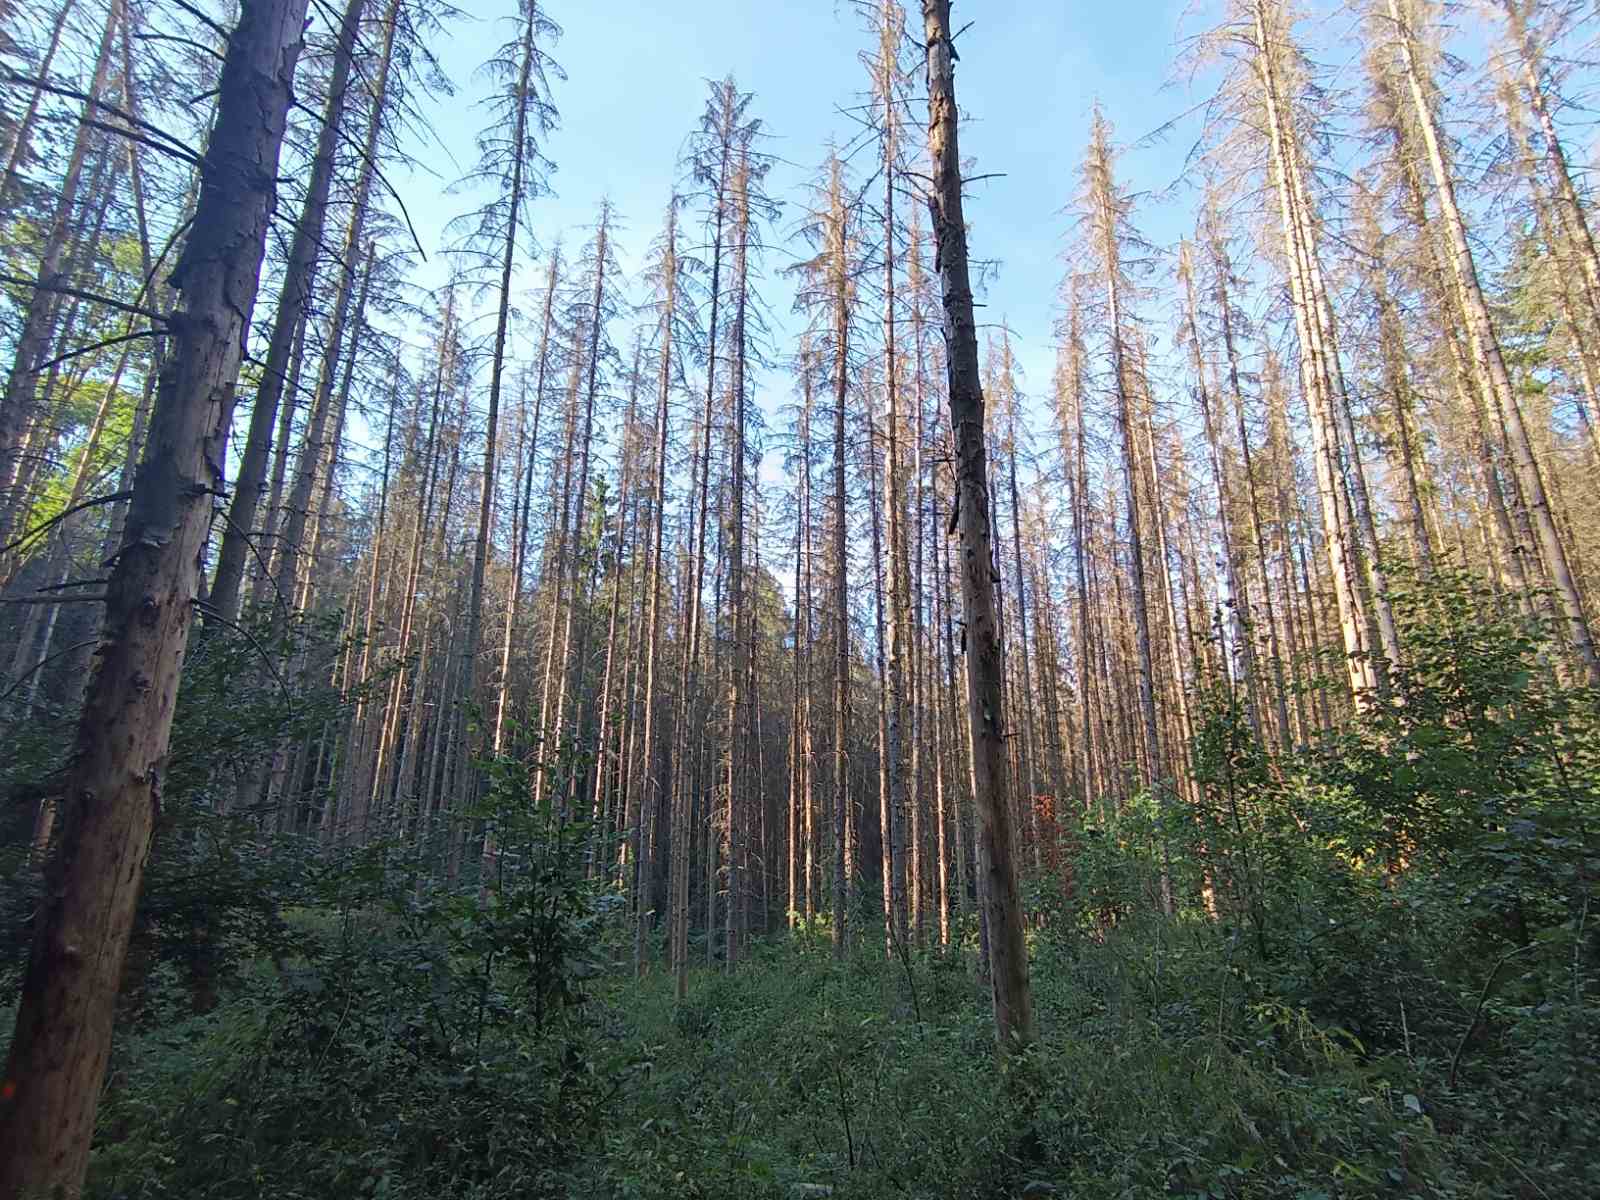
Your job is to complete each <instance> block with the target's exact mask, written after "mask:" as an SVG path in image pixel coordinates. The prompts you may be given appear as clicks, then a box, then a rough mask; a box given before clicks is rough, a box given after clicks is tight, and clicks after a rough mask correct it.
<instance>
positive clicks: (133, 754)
mask: <svg viewBox="0 0 1600 1200" xmlns="http://www.w3.org/2000/svg"><path fill="white" fill-rule="evenodd" d="M305 7H306V6H305V0H246V2H245V5H244V8H243V11H242V13H241V15H240V18H239V23H238V25H237V26H236V27H235V29H234V31H233V34H232V35H231V37H230V39H229V45H228V53H227V58H226V60H225V62H224V65H223V69H222V75H221V79H220V81H219V84H218V97H219V99H218V111H217V119H216V123H215V125H214V127H213V129H212V133H211V138H210V144H209V146H208V148H207V150H206V164H207V169H206V171H205V172H204V174H203V180H204V181H203V183H202V185H201V193H200V201H199V204H198V206H197V208H196V211H195V219H194V223H193V227H192V229H191V231H190V235H189V241H188V244H187V245H186V247H185V249H184V252H183V256H182V258H181V259H180V260H179V262H178V266H177V269H176V271H175V272H174V275H173V286H174V288H175V290H176V291H177V292H178V294H179V296H180V297H181V306H180V307H179V308H178V309H177V310H176V311H175V312H174V313H173V314H172V316H171V317H170V318H169V322H168V325H169V329H170V331H171V337H172V340H173V353H172V355H171V357H170V358H169V360H168V362H167V365H166V367H165V368H164V370H163V372H162V376H161V382H160V387H159V392H158V396H157V401H156V407H155V411H154V414H153V417H152V425H151V432H150V448H149V452H148V453H147V454H146V456H145V460H144V463H143V465H142V466H141V467H140V470H139V476H138V479H137V481H136V482H135V484H134V497H133V500H132V502H131V504H130V508H129V513H128V523H127V531H126V540H125V542H124V544H123V546H122V547H121V549H120V551H119V553H118V555H117V559H116V562H115V564H114V565H113V567H112V570H111V580H110V583H109V584H108V586H107V600H106V624H105V631H104V633H103V635H102V637H101V645H100V653H99V655H98V658H99V663H98V666H97V668H96V671H95V675H94V679H93V681H92V682H91V684H90V686H89V692H88V697H87V702H86V704H85V707H84V711H83V715H82V717H81V719H80V722H79V727H78V736H77V743H76V752H75V755H74V758H73V765H72V768H71V770H70V772H69V773H68V776H67V780H66V784H65V789H64V795H65V797H66V801H65V804H66V820H65V827H64V833H63V839H62V845H61V847H60V850H59V852H58V854H57V856H56V858H55V859H54V861H53V862H52V863H51V865H50V868H49V887H48V889H47V891H46V898H45V900H44V903H43V908H42V909H41V911H40V913H39V915H38V918H37V920H36V923H35V929H34V935H33V947H32V952H31V955H30V959H29V963H28V971H27V976H26V978H25V980H24V983H23V988H22V1001H21V1007H20V1009H19V1011H18V1014H17V1023H16V1031H15V1033H14V1034H13V1035H12V1042H11V1051H10V1055H9V1058H8V1061H7V1065H6V1072H5V1079H6V1080H7V1084H8V1087H7V1092H8V1097H7V1103H6V1105H5V1107H4V1108H3V1109H0V1197H3V1198H4V1200H20V1197H22V1196H23V1194H24V1193H25V1192H27V1193H38V1192H46V1193H48V1192H53V1191H56V1190H59V1191H60V1192H62V1193H64V1194H65V1195H68V1196H75V1195H77V1194H78V1192H79V1190H80V1189H81V1187H82V1184H83V1177H84V1173H85V1171H86V1169H87V1166H88V1158H89V1141H90V1135H91V1132H92V1130H93V1127H94V1116H95V1109H96V1107H97V1104H98V1100H99V1092H100V1086H101V1082H102V1080H103V1078H104V1074H105V1068H106V1062H107V1059H108V1057H109V1054H110V1049H111V1025H112V1015H113V1010H114V1007H115V1001H116V991H117V980H118V978H119V976H120V974H121V970H122V963H123V958H124V955H125V954H126V953H127V949H128V939H129V934H130V933H131V930H132V926H133V915H134V909H135V906H136V905H137V903H138V898H139V889H140V883H141V881H142V878H143V874H144V864H145V860H146V858H147V856H148V854H149V849H150V840H151V834H152V831H153V829H154V825H155V820H156V815H157V811H158V808H159V804H160V775H161V771H162V767H163V760H164V759H165V756H166V753H167V744H168V739H169V736H170V734H171V730H172V713H173V704H174V701H175V699H176V695H177V688H178V675H179V668H180V666H181V664H182V661H183V652H184V647H185V645H186V643H187V641H188V634H189V624H190V617H191V602H192V600H193V598H194V594H195V589H196V587H197V585H198V582H199V553H200V547H201V543H202V542H203V541H204V538H205V533H206V528H207V526H208V524H209V521H210V515H211V499H210V498H211V495H212V494H213V493H214V491H215V490H216V489H217V488H218V486H219V484H220V482H221V481H220V480H219V479H217V478H216V474H215V467H214V466H212V464H215V463H221V462H224V461H225V456H224V443H225V439H226V436H227V430H228V427H229V423H230V419H231V417H232V408H233V398H234V386H235V383H236V381H237V378H238V371H239V363H240V358H241V355H242V352H243V346H244V334H245V331H246V330H247V329H248V327H249V322H250V313H251V310H252V308H253V307H254V304H255V295H256V289H257V287H258V286H259V280H260V270H261V260H262V256H263V253H264V250H265V246H266V235H267V223H268V220H269V217H270V213H271V210H272V201H273V191H274V187H273V181H274V177H275V176H276V174H277V163H278V153H279V150H280V148H281V146H282V143H283V131H284V124H285V116H286V114H287V112H288V108H289V104H290V99H291V88H292V85H293V79H294V66H295V61H296V59H297V58H298V56H299V50H300V35H301V29H302V26H303V23H304V21H305Z"/></svg>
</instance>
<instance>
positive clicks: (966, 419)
mask: <svg viewBox="0 0 1600 1200" xmlns="http://www.w3.org/2000/svg"><path fill="white" fill-rule="evenodd" d="M922 17H923V28H924V33H925V41H926V47H927V56H928V59H927V61H928V154H929V157H930V158H931V159H932V160H933V181H932V187H931V190H930V193H929V197H928V206H929V209H930V211H931V213H932V217H933V233H934V242H935V244H936V245H937V246H938V261H937V265H938V273H939V282H940V285H941V290H942V292H943V295H944V327H945V342H946V346H947V347H948V350H947V355H948V362H947V367H948V371H949V383H950V425H951V430H952V432H953V434H954V436H955V453H956V464H957V469H956V476H957V487H958V491H957V500H956V503H957V505H958V511H957V525H958V527H959V529H960V534H961V547H962V563H961V597H962V605H963V608H964V609H965V612H966V649H967V654H966V658H967V688H968V714H969V725H970V727H971V730H972V777H973V781H974V784H975V787H974V789H973V791H974V800H975V801H976V803H977V808H978V818H979V838H978V847H979V855H978V857H979V865H980V868H981V870H982V872H983V875H984V882H985V887H984V904H985V908H986V910H987V915H988V925H989V968H990V979H991V986H992V987H993V991H994V1012H995V1029H996V1031H997V1033H998V1035H999V1038H1000V1043H1001V1045H1002V1047H1004V1048H1005V1049H1006V1050H1008V1051H1009V1050H1011V1049H1013V1048H1016V1047H1020V1046H1023V1045H1026V1044H1027V1043H1029V1042H1031V1041H1032V1040H1033V1036H1034V1027H1033V997H1032V993H1031V991H1030V988H1029V983H1028V951H1027V946H1026V944H1025V943H1024V941H1023V925H1022V901H1021V898H1020V896H1019V894H1018V888H1017V867H1016V862H1015V860H1014V857H1013V856H1014V849H1013V843H1014V838H1013V832H1012V828H1011V796H1010V780H1009V779H1008V778H1007V777H1006V749H1005V735H1004V731H1003V730H1002V729H1001V728H1000V721H1001V711H1002V710H1001V704H1002V697H1001V689H1002V680H1001V666H1000V630H999V627H998V625H997V623H996V619H995V602H994V580H993V576H992V571H993V567H992V562H993V557H994V552H993V536H994V534H993V527H992V522H991V520H990V516H989V511H988V508H989V482H988V465H987V463H986V462H985V459H984V432H983V392H982V389H981V387H980V385H979V382H978V337H977V329H976V326H975V324H974V321H973V309H972V284H971V281H970V278H969V276H968V272H967V226H966V219H965V217H964V216H963V215H962V203H961V152H960V150H959V148H958V143H957V131H956V121H957V117H956V97H955V61H954V60H955V47H954V46H953V44H952V43H951V29H950V0H923V4H922Z"/></svg>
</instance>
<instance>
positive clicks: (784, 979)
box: [574, 919, 1600, 1200]
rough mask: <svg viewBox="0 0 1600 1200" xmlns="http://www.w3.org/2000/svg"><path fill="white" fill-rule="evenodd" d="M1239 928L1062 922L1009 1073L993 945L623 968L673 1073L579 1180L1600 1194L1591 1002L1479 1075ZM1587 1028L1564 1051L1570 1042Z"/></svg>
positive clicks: (618, 1190) (635, 1102)
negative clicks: (1288, 997) (1280, 979)
mask: <svg viewBox="0 0 1600 1200" xmlns="http://www.w3.org/2000/svg"><path fill="white" fill-rule="evenodd" d="M1231 949H1232V948H1231V947H1230V945H1229V935H1228V934H1227V933H1226V932H1225V931H1222V930H1219V929H1218V928H1216V927H1214V926H1211V925H1209V924H1207V923H1204V922H1198V921H1197V922H1193V923H1183V922H1179V923H1176V924H1174V923H1169V922H1163V921H1159V920H1157V919H1152V920H1150V921H1130V922H1128V923H1125V924H1124V925H1123V926H1121V927H1119V928H1118V929H1116V930H1115V931H1113V932H1112V933H1111V934H1110V935H1109V936H1107V937H1105V938H1103V939H1091V938H1084V937H1079V936H1076V935H1074V936H1067V937H1062V936H1055V935H1051V934H1040V935H1038V936H1036V938H1035V942H1034V980H1035V998H1036V1003H1037V1007H1038V1016H1039V1024H1040V1027H1041V1036H1040V1039H1039V1042H1038V1044H1037V1045H1036V1046H1035V1047H1034V1048H1033V1049H1032V1050H1031V1051H1030V1052H1029V1053H1028V1054H1027V1055H1026V1057H1025V1058H1023V1059H1022V1060H1020V1061H1018V1062H1014V1063H1012V1064H1011V1065H1009V1066H1007V1067H1006V1068H1004V1069H1003V1070H998V1069H997V1067H996V1061H997V1059H996V1055H995V1049H994V1043H993V1033H992V1025H991V1023H990V1018H989V1003H988V997H987V994H986V991H985V988H984V986H983V984H982V981H981V980H979V979H978V978H977V977H976V975H975V974H974V972H973V970H972V966H971V964H972V959H971V957H970V956H967V957H961V958H957V957H954V956H940V955H937V954H929V955H926V956H922V957H920V958H918V959H917V960H916V961H915V962H914V963H913V964H912V965H911V966H910V967H909V969H908V968H907V966H906V965H905V964H900V963H886V962H884V961H883V960H882V959H881V957H879V956H877V955H872V954H867V953H865V952H861V953H858V954H856V955H854V956H852V957H851V958H849V959H848V960H846V961H844V962H838V961H835V960H834V958H833V956H832V954H831V952H830V950H829V949H828V948H827V947H826V946H819V945H811V944H809V943H808V942H807V941H805V940H804V939H799V940H796V941H794V942H789V943H780V944H776V945H772V946H767V947H761V948H758V949H757V950H756V952H755V954H754V958H753V961H751V962H749V963H747V964H746V965H745V966H744V968H743V969H741V970H740V971H739V972H738V973H737V974H734V975H731V976H730V975H726V974H715V975H712V974H704V973H702V974H698V975H696V976H695V977H693V978H692V979H691V983H690V989H689V997H688V999H687V1000H686V1001H684V1002H683V1003H682V1004H675V1003H674V1002H673V1000H672V996H671V984H670V980H669V979H663V978H652V979H649V980H647V981H646V982H645V983H644V984H643V985H642V986H640V987H635V986H634V985H632V984H630V985H628V986H627V987H625V988H624V987H620V986H619V987H618V988H617V989H616V991H615V995H614V997H613V999H612V1003H613V1004H614V1005H615V1006H616V1007H615V1013H616V1017H617V1019H618V1020H619V1021H620V1022H621V1023H622V1025H623V1026H624V1027H625V1028H627V1029H628V1031H629V1036H630V1037H631V1038H633V1039H635V1042H636V1051H637V1054H638V1056H639V1058H640V1060H642V1061H643V1062H645V1063H646V1064H648V1069H647V1070H645V1071H643V1072H642V1073H641V1074H640V1075H639V1076H638V1077H637V1078H636V1079H635V1081H634V1082H633V1084H632V1085H631V1086H630V1087H629V1088H628V1089H627V1090H626V1091H625V1092H623V1093H621V1094H619V1096H618V1099H617V1102H616V1104H615V1106H614V1107H613V1109H612V1110H611V1112H610V1113H609V1114H608V1117H607V1119H606V1120H605V1121H604V1123H603V1125H602V1127H601V1129H600V1133H599V1138H598V1141H597V1143H596V1145H595V1148H594V1150H593V1151H592V1152H591V1153H589V1154H586V1155H584V1156H582V1158H581V1159H580V1161H579V1164H578V1173H577V1177H576V1184H577V1186H576V1190H575V1192H574V1194H581V1195H596V1196H616V1197H668V1196H692V1197H707V1198H710V1197H718V1198H720V1197H727V1198H729V1200H731V1198H733V1197H747V1196H773V1197H780V1196H823V1195H833V1196H838V1197H847V1196H849V1197H857V1196H858V1197H879V1196H883V1197H891V1196H926V1197H936V1196H937V1197H1009V1196H1048V1195H1059V1196H1072V1197H1082V1198H1085V1200H1087V1198H1090V1197H1094V1198H1099V1197H1106V1198H1110V1197H1158V1196H1183V1197H1195V1198H1210V1197H1216V1198H1234V1197H1238V1198H1244V1197H1261V1198H1263V1200H1265V1198H1268V1197H1271V1198H1287V1200H1318V1198H1324V1197H1326V1198H1332V1197H1345V1196H1349V1197H1361V1196H1406V1197H1409V1196H1417V1197H1445V1196H1450V1197H1457V1196H1460V1197H1468V1196H1471V1197H1502V1196H1529V1197H1539V1196H1551V1197H1554V1196H1572V1197H1579V1196H1592V1195H1594V1194H1596V1193H1597V1189H1600V1167H1597V1166H1596V1165H1595V1158H1594V1155H1595V1153H1596V1151H1597V1150H1600V1145H1597V1143H1596V1137H1595V1133H1594V1130H1595V1121H1596V1119H1597V1118H1600V1103H1597V1099H1600V1098H1597V1096H1596V1094H1595V1087H1594V1085H1593V1084H1592V1083H1590V1084H1588V1085H1587V1086H1585V1085H1583V1084H1582V1083H1581V1082H1580V1081H1579V1080H1577V1079H1575V1078H1572V1077H1571V1072H1573V1071H1576V1070H1579V1069H1581V1067H1579V1066H1578V1065H1577V1064H1578V1062H1580V1061H1581V1060H1583V1058H1584V1056H1585V1055H1592V1053H1593V1050H1594V1046H1593V1041H1594V1035H1593V1034H1592V1032H1585V1031H1583V1029H1582V1027H1581V1026H1578V1025H1576V1024H1575V1023H1577V1022H1580V1021H1581V1020H1582V1014H1580V1013H1577V1012H1573V1011H1569V1010H1567V1009H1566V1008H1563V1007H1562V1006H1560V1005H1550V1006H1549V1007H1548V1008H1547V1009H1546V1011H1544V1012H1541V1013H1537V1014H1534V1013H1528V1014H1521V1016H1522V1019H1523V1022H1524V1025H1525V1027H1524V1028H1522V1029H1520V1030H1519V1031H1517V1032H1516V1034H1515V1036H1513V1037H1510V1038H1508V1039H1507V1040H1506V1042H1505V1044H1503V1045H1500V1046H1498V1047H1497V1048H1496V1054H1497V1056H1498V1057H1497V1059H1496V1060H1495V1062H1494V1063H1493V1064H1491V1065H1490V1066H1489V1067H1485V1066H1484V1065H1482V1064H1477V1065H1476V1066H1475V1069H1474V1073H1473V1078H1472V1079H1471V1081H1470V1082H1468V1081H1466V1080H1465V1078H1464V1072H1463V1073H1461V1074H1462V1076H1463V1077H1458V1080H1457V1083H1456V1085H1455V1086H1453V1087H1451V1086H1447V1085H1446V1082H1445V1078H1444V1076H1445V1073H1446V1071H1447V1070H1448V1067H1449V1063H1448V1061H1447V1060H1445V1059H1442V1058H1433V1057H1430V1056H1429V1054H1428V1053H1426V1052H1425V1051H1424V1050H1423V1048H1421V1047H1419V1046H1418V1045H1416V1044H1413V1045H1412V1047H1411V1053H1410V1054H1409V1055H1408V1054H1406V1053H1405V1052H1404V1051H1399V1052H1394V1053H1375V1052H1373V1051H1372V1050H1371V1049H1370V1048H1368V1047H1366V1046H1364V1045H1363V1044H1362V1043H1361V1042H1360V1041H1359V1040H1358V1039H1357V1038H1356V1037H1354V1035H1352V1034H1350V1033H1348V1032H1345V1031H1343V1030H1341V1029H1339V1028H1337V1027H1335V1026H1331V1025H1327V1024H1323V1023H1319V1022H1318V1021H1317V1020H1316V1019H1315V1018H1314V1017H1313V1016H1312V1015H1311V1014H1309V1013H1308V1012H1307V1011H1306V1010H1305V1009H1304V1008H1298V1007H1295V1006H1293V1005H1291V1004H1289V1003H1287V1002H1285V1001H1283V1000H1281V999H1274V998H1273V997H1272V996H1271V995H1270V992H1269V991H1268V990H1267V989H1266V988H1265V987H1264V984H1266V983H1267V981H1265V980H1258V979H1256V978H1254V977H1253V976H1252V975H1251V974H1250V972H1249V971H1248V969H1246V968H1244V967H1241V966H1240V965H1239V962H1240V956H1238V955H1237V954H1234V953H1232V952H1231ZM913 993H914V996H913ZM919 1013H920V1018H919ZM1589 1015H1590V1016H1591V1017H1592V1015H1593V1013H1592V1011H1591V1012H1590V1014H1589ZM1562 1039H1565V1040H1566V1042H1567V1043H1568V1044H1567V1045H1566V1046H1565V1048H1564V1049H1563V1048H1562V1047H1561V1046H1560V1045H1551V1044H1550V1043H1551V1042H1552V1041H1555V1042H1557V1043H1559V1042H1560V1041H1561V1040H1562ZM1574 1039H1576V1040H1577V1041H1580V1042H1581V1041H1585V1040H1587V1045H1585V1046H1581V1047H1577V1048H1576V1050H1575V1048H1574V1045H1573V1044H1572V1043H1573V1041H1574ZM1557 1059H1559V1060H1561V1064H1564V1065H1557V1064H1556V1062H1555V1060H1557ZM1588 1061H1592V1058H1591V1059H1589V1060H1588ZM1541 1070H1555V1071H1557V1072H1562V1073H1566V1074H1567V1076H1568V1077H1567V1078H1566V1080H1565V1083H1564V1085H1563V1086H1558V1087H1557V1088H1556V1089H1555V1090H1556V1091H1560V1092H1563V1093H1564V1094H1566V1095H1567V1100H1566V1101H1565V1103H1566V1106H1567V1108H1566V1111H1564V1112H1560V1113H1557V1112H1556V1111H1553V1110H1552V1109H1551V1108H1549V1107H1544V1104H1545V1102H1546V1101H1548V1100H1549V1099H1550V1095H1544V1096H1543V1097H1542V1098H1541V1097H1540V1095H1539V1094H1538V1093H1539V1090H1540V1086H1541V1085H1540V1081H1539V1079H1538V1078H1537V1076H1538V1075H1539V1073H1540V1071H1541ZM1555 1082H1556V1081H1555V1080H1546V1081H1545V1083H1546V1084H1550V1083H1555ZM1535 1105H1538V1106H1539V1107H1534V1106H1535ZM1552 1122H1556V1123H1559V1124H1560V1125H1562V1126H1564V1128H1561V1129H1557V1128H1556V1127H1555V1126H1554V1125H1553V1124H1552Z"/></svg>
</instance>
